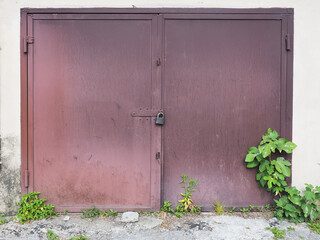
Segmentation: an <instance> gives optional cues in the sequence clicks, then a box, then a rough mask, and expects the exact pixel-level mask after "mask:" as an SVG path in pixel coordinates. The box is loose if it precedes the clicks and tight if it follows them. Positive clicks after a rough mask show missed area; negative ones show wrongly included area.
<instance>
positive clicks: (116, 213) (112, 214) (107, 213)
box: [101, 209, 118, 217]
mask: <svg viewBox="0 0 320 240" xmlns="http://www.w3.org/2000/svg"><path fill="white" fill-rule="evenodd" d="M101 215H103V216H105V217H110V216H113V217H115V216H117V215H118V212H117V211H114V210H112V209H110V210H109V211H107V212H106V211H101Z"/></svg>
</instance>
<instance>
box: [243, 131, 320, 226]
mask: <svg viewBox="0 0 320 240" xmlns="http://www.w3.org/2000/svg"><path fill="white" fill-rule="evenodd" d="M295 148H296V145H295V144H294V143H293V142H290V141H288V140H286V139H284V138H279V135H278V133H277V132H276V131H275V130H271V129H270V128H269V129H268V131H267V132H266V133H265V134H264V135H263V136H262V141H261V142H260V144H259V146H258V147H251V148H250V149H249V150H248V154H247V156H246V159H245V161H246V162H247V163H248V164H247V167H248V168H254V167H257V168H258V173H257V176H256V179H257V181H258V185H259V186H260V187H266V188H267V190H268V191H272V192H273V193H274V194H275V196H277V198H278V199H275V202H276V206H275V210H274V215H275V216H276V217H277V218H278V219H280V220H281V219H284V218H286V219H288V220H289V221H291V222H295V223H297V222H305V221H306V222H307V221H311V222H312V221H314V220H316V219H318V218H320V207H319V201H320V187H313V186H312V185H311V184H306V188H305V190H303V191H302V192H300V191H299V190H298V189H296V188H295V187H287V182H286V178H287V177H290V168H289V166H291V163H290V162H288V161H287V160H285V159H284V158H283V157H277V158H276V159H274V158H273V157H274V156H275V155H276V154H277V155H279V154H281V153H282V152H285V153H292V150H293V149H295ZM265 209H266V210H269V209H270V205H269V204H268V205H266V206H265Z"/></svg>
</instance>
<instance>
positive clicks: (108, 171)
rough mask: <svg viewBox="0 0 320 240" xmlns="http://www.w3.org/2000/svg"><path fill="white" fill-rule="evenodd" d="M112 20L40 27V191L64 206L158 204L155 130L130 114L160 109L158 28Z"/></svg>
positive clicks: (36, 110)
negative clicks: (157, 94) (155, 52)
mask: <svg viewBox="0 0 320 240" xmlns="http://www.w3.org/2000/svg"><path fill="white" fill-rule="evenodd" d="M113 18H114V19H108V20H106V19H101V20H80V19H79V20H68V19H64V20H50V19H49V20H34V21H33V36H34V39H35V44H34V46H33V64H34V65H33V87H31V88H32V89H33V101H32V102H33V115H32V116H33V119H32V120H33V131H34V137H33V141H34V149H33V167H34V169H33V173H34V174H33V188H34V190H36V191H40V192H41V193H42V196H43V197H45V198H47V199H48V200H49V202H50V203H53V204H55V205H56V206H57V207H58V208H67V207H69V209H70V210H74V211H77V210H79V209H81V208H85V207H90V206H91V205H95V206H98V207H107V208H115V209H137V208H151V205H152V203H151V202H152V201H153V200H152V199H151V188H152V187H154V185H153V184H152V183H151V176H150V173H151V172H152V171H151V162H150V160H151V150H152V149H151V148H152V142H151V141H152V135H151V133H152V131H153V128H154V125H153V124H152V121H151V120H152V119H151V118H136V117H132V116H131V112H132V111H133V110H134V109H137V108H139V107H144V108H153V107H154V106H153V105H152V104H153V103H152V102H154V101H153V96H152V91H153V88H152V79H153V78H154V74H153V65H152V58H153V55H152V54H153V48H154V42H153V40H154V39H155V38H154V37H153V35H155V34H156V32H155V31H154V30H153V27H154V26H156V25H155V24H154V23H153V22H152V18H151V16H146V17H145V19H141V18H139V19H135V18H134V17H131V18H128V19H123V17H121V19H120V20H119V19H117V17H116V16H115V17H114V16H113ZM148 18H149V19H148ZM153 81H154V80H153ZM153 148H154V147H153ZM153 167H154V166H153ZM159 168H160V166H159ZM159 176H160V175H159ZM158 182H159V181H158ZM155 187H157V186H155ZM153 205H154V204H153Z"/></svg>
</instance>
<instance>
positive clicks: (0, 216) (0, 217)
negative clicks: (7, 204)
mask: <svg viewBox="0 0 320 240" xmlns="http://www.w3.org/2000/svg"><path fill="white" fill-rule="evenodd" d="M7 222H8V220H7V219H6V218H5V217H4V215H3V214H0V225H3V224H5V223H7Z"/></svg>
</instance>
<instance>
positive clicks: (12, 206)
mask: <svg viewBox="0 0 320 240" xmlns="http://www.w3.org/2000/svg"><path fill="white" fill-rule="evenodd" d="M0 142H1V146H0V147H1V162H2V166H1V169H0V213H5V214H14V213H15V212H16V211H17V209H18V207H17V204H16V203H17V202H18V201H19V200H20V195H21V188H20V186H21V185H20V180H21V179H20V161H19V159H20V158H19V156H18V155H19V141H18V137H16V136H13V135H8V136H6V137H2V136H0Z"/></svg>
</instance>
